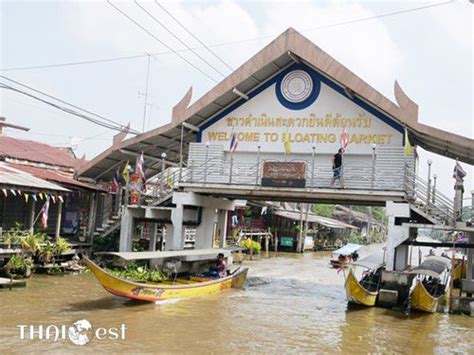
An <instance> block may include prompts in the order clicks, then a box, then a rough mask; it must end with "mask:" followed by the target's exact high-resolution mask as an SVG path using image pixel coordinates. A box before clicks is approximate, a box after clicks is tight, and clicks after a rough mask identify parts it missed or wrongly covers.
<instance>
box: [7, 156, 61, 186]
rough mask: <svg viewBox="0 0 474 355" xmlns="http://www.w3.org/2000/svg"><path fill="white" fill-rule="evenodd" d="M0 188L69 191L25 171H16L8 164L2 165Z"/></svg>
mask: <svg viewBox="0 0 474 355" xmlns="http://www.w3.org/2000/svg"><path fill="white" fill-rule="evenodd" d="M0 186H1V187H2V188H14V189H20V190H23V189H26V190H28V191H29V190H48V191H63V192H67V191H69V190H68V189H66V188H64V187H61V186H59V185H56V184H53V183H51V182H49V181H46V180H43V179H40V178H37V177H35V176H33V175H31V174H29V173H27V172H25V171H22V170H20V169H15V168H13V167H11V166H9V165H8V164H7V163H0Z"/></svg>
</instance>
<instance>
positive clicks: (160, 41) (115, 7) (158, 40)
mask: <svg viewBox="0 0 474 355" xmlns="http://www.w3.org/2000/svg"><path fill="white" fill-rule="evenodd" d="M107 3H108V4H109V5H110V6H112V7H113V8H114V9H115V10H116V11H118V12H119V13H120V14H122V16H124V17H126V18H127V19H128V20H129V21H131V22H132V23H134V24H135V25H136V26H137V27H139V28H140V29H141V30H142V31H144V32H145V33H147V34H148V35H149V36H150V37H151V38H153V39H154V40H155V41H157V42H158V43H160V44H161V45H162V46H165V47H166V48H168V49H169V50H170V51H171V52H173V53H174V54H176V55H177V56H178V57H179V58H181V59H182V60H183V61H185V62H186V63H188V64H189V65H190V66H192V67H193V68H194V69H196V70H197V71H199V72H200V73H201V74H203V75H205V76H206V77H207V78H209V79H210V80H212V81H213V82H215V83H217V82H218V81H217V80H216V79H214V78H213V77H212V76H210V75H209V74H207V73H206V72H204V71H203V70H202V69H200V68H199V67H197V66H196V65H194V64H193V63H192V62H191V61H189V60H188V59H186V58H185V57H183V56H182V55H181V54H180V53H179V52H177V51H175V50H174V49H173V48H171V47H170V46H169V45H167V44H166V43H165V42H163V41H162V40H161V39H159V38H158V37H156V36H155V35H154V34H153V33H151V32H150V31H148V30H147V29H146V28H145V27H143V26H142V25H140V23H138V22H137V21H136V20H134V19H133V18H132V17H130V16H129V15H127V14H126V13H125V12H124V11H123V10H121V9H120V8H118V7H117V6H115V5H114V4H113V3H112V2H111V1H110V0H107Z"/></svg>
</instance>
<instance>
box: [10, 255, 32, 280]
mask: <svg viewBox="0 0 474 355" xmlns="http://www.w3.org/2000/svg"><path fill="white" fill-rule="evenodd" d="M32 265H33V262H32V260H31V259H30V258H24V257H22V256H19V255H13V256H12V257H11V258H10V260H9V261H8V263H7V265H6V270H7V274H8V275H9V276H10V277H12V278H14V279H18V278H28V277H30V276H31V267H32Z"/></svg>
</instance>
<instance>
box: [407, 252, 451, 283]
mask: <svg viewBox="0 0 474 355" xmlns="http://www.w3.org/2000/svg"><path fill="white" fill-rule="evenodd" d="M450 264H451V260H450V259H448V258H445V257H443V256H428V257H427V258H426V259H425V260H424V261H423V262H422V263H421V264H420V265H419V266H417V267H416V268H414V269H413V270H412V271H410V273H411V274H419V275H427V276H432V277H437V278H439V277H440V275H441V274H442V273H443V271H445V270H446V269H447V268H448V267H449V265H450Z"/></svg>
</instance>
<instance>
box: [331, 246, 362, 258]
mask: <svg viewBox="0 0 474 355" xmlns="http://www.w3.org/2000/svg"><path fill="white" fill-rule="evenodd" d="M360 248H362V245H359V244H354V243H347V244H346V245H344V246H343V247H342V248H339V249H337V250H334V251H333V252H332V253H333V254H337V255H351V254H352V253H353V252H355V251H357V250H359V249H360Z"/></svg>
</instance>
